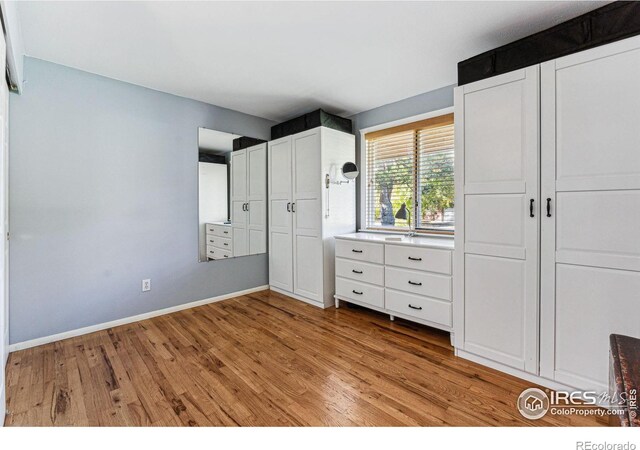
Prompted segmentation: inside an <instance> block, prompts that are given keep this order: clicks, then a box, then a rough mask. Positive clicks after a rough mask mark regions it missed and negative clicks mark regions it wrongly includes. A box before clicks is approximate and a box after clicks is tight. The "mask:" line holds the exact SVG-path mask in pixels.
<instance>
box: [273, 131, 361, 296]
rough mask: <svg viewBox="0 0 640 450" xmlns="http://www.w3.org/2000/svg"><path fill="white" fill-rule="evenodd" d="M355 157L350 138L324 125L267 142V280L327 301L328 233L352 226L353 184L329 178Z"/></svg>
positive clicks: (330, 275) (330, 286) (330, 287)
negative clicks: (332, 181)
mask: <svg viewBox="0 0 640 450" xmlns="http://www.w3.org/2000/svg"><path fill="white" fill-rule="evenodd" d="M354 160H355V137H354V136H353V135H351V134H348V133H344V132H341V131H337V130H333V129H330V128H325V127H318V128H314V129H312V130H309V131H304V132H301V133H298V134H294V135H291V136H286V137H283V138H281V139H277V140H274V141H271V142H269V170H268V173H269V177H268V179H269V182H268V186H269V249H270V251H269V284H270V286H271V288H272V289H274V290H276V291H280V292H282V293H286V294H288V295H292V296H294V297H295V298H298V299H300V300H303V301H306V302H308V303H311V304H315V305H317V306H321V307H326V306H329V305H331V304H333V294H334V290H335V287H334V273H335V272H334V270H335V269H334V246H335V244H334V242H333V236H335V235H337V234H343V233H349V232H353V231H354V230H355V214H356V213H355V183H354V182H351V183H342V184H332V183H329V184H327V183H326V177H327V175H328V176H329V178H330V180H335V179H336V177H337V176H339V175H338V174H339V170H340V168H341V167H342V165H343V164H344V163H345V162H347V161H354Z"/></svg>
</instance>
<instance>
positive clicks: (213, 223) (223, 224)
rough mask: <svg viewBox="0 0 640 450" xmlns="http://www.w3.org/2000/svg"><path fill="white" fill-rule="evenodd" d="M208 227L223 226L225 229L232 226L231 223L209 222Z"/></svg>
mask: <svg viewBox="0 0 640 450" xmlns="http://www.w3.org/2000/svg"><path fill="white" fill-rule="evenodd" d="M207 224H208V225H222V226H223V227H230V226H231V224H230V223H224V222H207Z"/></svg>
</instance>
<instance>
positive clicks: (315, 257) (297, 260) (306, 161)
mask: <svg viewBox="0 0 640 450" xmlns="http://www.w3.org/2000/svg"><path fill="white" fill-rule="evenodd" d="M292 145H293V164H294V176H293V210H294V213H293V231H294V236H293V255H294V257H293V260H294V261H293V264H294V266H293V267H294V270H293V279H294V283H293V284H294V287H295V290H294V292H295V293H296V294H298V295H302V296H304V297H307V298H309V299H311V300H315V301H318V302H322V301H323V299H322V269H319V268H322V211H321V209H322V202H321V197H320V195H321V192H320V191H321V185H322V182H321V178H322V175H321V173H320V172H321V165H320V156H321V155H320V130H319V129H315V130H311V131H309V132H305V133H299V134H296V135H294V136H293V137H292Z"/></svg>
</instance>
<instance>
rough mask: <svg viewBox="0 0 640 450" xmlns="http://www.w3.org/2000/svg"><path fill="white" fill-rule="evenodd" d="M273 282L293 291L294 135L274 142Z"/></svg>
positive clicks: (270, 179)
mask: <svg viewBox="0 0 640 450" xmlns="http://www.w3.org/2000/svg"><path fill="white" fill-rule="evenodd" d="M268 154H269V160H268V165H269V176H268V181H267V183H268V186H269V230H268V233H269V284H271V285H272V286H274V287H277V288H280V289H282V290H284V291H287V292H293V217H292V216H293V214H292V213H291V183H292V155H291V139H290V138H285V139H281V140H278V141H275V142H270V143H269V147H268Z"/></svg>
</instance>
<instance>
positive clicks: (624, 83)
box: [555, 49, 640, 190]
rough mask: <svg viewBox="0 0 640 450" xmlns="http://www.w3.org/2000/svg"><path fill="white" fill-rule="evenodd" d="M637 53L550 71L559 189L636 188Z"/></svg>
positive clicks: (639, 157) (639, 163)
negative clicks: (552, 73)
mask: <svg viewBox="0 0 640 450" xmlns="http://www.w3.org/2000/svg"><path fill="white" fill-rule="evenodd" d="M638 80H640V49H637V50H632V51H628V52H623V53H619V54H614V55H611V56H608V57H606V58H597V59H593V60H590V61H584V62H582V63H581V64H575V65H571V66H568V67H561V68H559V70H557V71H556V95H555V97H556V121H557V126H558V128H557V130H558V132H557V148H556V158H557V164H556V165H557V182H558V183H559V189H560V190H564V189H575V190H577V189H585V188H587V189H590V188H596V189H607V188H608V186H610V183H615V184H616V185H618V186H619V185H621V184H623V185H624V186H625V188H635V189H639V188H640V151H638V149H639V148H640V133H638V118H639V117H640V93H639V92H638Z"/></svg>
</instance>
